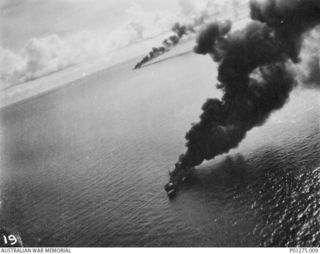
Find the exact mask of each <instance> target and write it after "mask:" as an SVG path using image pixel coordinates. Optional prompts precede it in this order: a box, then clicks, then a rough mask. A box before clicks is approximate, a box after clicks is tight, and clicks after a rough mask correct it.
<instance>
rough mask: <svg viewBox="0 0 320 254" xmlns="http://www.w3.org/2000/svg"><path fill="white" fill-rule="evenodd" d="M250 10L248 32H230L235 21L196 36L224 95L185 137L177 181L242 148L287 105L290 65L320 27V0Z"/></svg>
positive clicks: (255, 5)
mask: <svg viewBox="0 0 320 254" xmlns="http://www.w3.org/2000/svg"><path fill="white" fill-rule="evenodd" d="M250 10H251V18H252V19H253V21H252V22H251V23H249V24H248V25H247V26H246V27H245V28H244V29H243V30H241V31H236V32H230V30H231V22H225V23H221V22H217V23H213V24H210V25H208V26H207V28H206V29H205V30H203V31H202V32H201V33H200V34H199V36H198V38H197V45H196V46H195V48H194V51H195V52H196V53H199V54H209V55H210V56H211V57H212V58H213V60H214V61H216V62H217V63H218V77H217V79H218V81H219V83H218V84H217V87H218V88H220V89H222V90H223V92H224V95H223V96H222V99H221V100H218V99H208V100H207V101H206V103H205V104H204V105H203V106H202V110H203V113H202V114H201V116H200V121H199V122H198V123H196V124H194V125H193V126H192V128H191V129H190V130H189V131H188V132H187V134H186V140H187V143H186V147H187V151H186V153H184V154H182V155H181V156H180V158H179V161H178V163H177V164H176V168H175V170H174V171H173V172H171V174H170V175H171V181H172V182H175V181H176V180H175V178H179V177H181V174H184V173H185V172H184V171H185V170H187V169H188V168H190V167H193V166H196V165H199V164H200V163H201V162H203V160H209V159H212V158H214V157H215V156H217V155H219V154H222V153H226V152H228V151H229V150H230V149H232V148H234V147H236V146H238V144H239V143H240V141H241V140H242V139H243V138H244V137H245V136H246V133H247V132H248V131H249V130H250V129H252V128H253V127H255V126H259V125H261V124H263V123H264V121H265V120H266V119H267V118H268V116H269V115H270V114H271V113H272V111H274V110H277V109H280V108H281V107H282V106H283V105H284V104H285V103H286V101H287V99H288V97H289V93H290V91H291V90H292V89H293V88H294V87H295V85H296V83H297V82H296V76H295V74H294V72H293V71H292V70H293V69H292V67H291V66H292V65H293V63H294V64H296V63H298V62H299V54H300V51H301V47H302V42H303V39H304V35H305V34H306V32H308V31H310V30H311V29H313V28H314V27H315V26H316V25H318V24H319V23H320V1H319V0H303V1H301V0H290V1H289V0H269V1H254V0H252V1H251V2H250ZM178 180H179V179H178Z"/></svg>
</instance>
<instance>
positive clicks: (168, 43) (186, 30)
mask: <svg viewBox="0 0 320 254" xmlns="http://www.w3.org/2000/svg"><path fill="white" fill-rule="evenodd" d="M197 22H199V20H198V19H197ZM193 27H194V25H181V24H180V23H179V22H177V23H175V24H174V26H173V27H172V28H171V31H172V32H173V33H174V34H173V35H171V36H169V37H168V38H167V39H165V40H163V42H162V45H161V46H160V47H153V48H152V50H151V51H150V52H149V53H148V55H146V56H145V57H143V58H142V60H141V61H139V62H138V63H137V64H136V65H135V66H134V69H138V68H141V66H142V65H143V64H145V63H147V62H149V61H151V60H152V59H155V58H156V57H158V56H160V55H162V54H164V53H165V52H167V51H169V50H170V49H171V48H173V47H174V46H176V45H177V44H178V43H179V41H180V40H181V38H182V37H183V36H184V35H186V34H190V33H195V30H194V28H193Z"/></svg>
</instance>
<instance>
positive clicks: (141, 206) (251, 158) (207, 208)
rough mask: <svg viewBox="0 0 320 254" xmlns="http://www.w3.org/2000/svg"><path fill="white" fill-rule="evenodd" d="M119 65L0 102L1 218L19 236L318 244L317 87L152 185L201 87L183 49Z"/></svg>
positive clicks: (207, 83)
mask: <svg viewBox="0 0 320 254" xmlns="http://www.w3.org/2000/svg"><path fill="white" fill-rule="evenodd" d="M131 65H132V63H130V64H123V65H120V66H117V67H114V68H111V69H109V70H106V71H103V72H100V73H97V74H94V75H92V76H90V77H87V78H85V79H83V80H81V81H79V82H76V85H74V86H69V87H66V88H65V89H61V90H58V91H55V92H53V93H50V94H48V95H45V96H41V97H38V98H35V99H32V100H28V101H26V102H23V103H20V104H18V105H13V106H11V107H9V108H7V109H5V110H3V111H2V112H1V126H2V128H1V131H2V132H1V135H2V136H1V137H2V138H1V149H2V151H1V186H0V187H1V188H0V191H1V210H0V212H1V214H0V215H1V221H0V222H1V225H2V226H3V227H5V228H8V229H10V230H12V231H16V232H18V233H19V234H20V235H21V237H22V239H23V241H24V244H25V245H26V246H265V245H266V246H319V245H320V231H319V229H320V227H319V223H320V214H319V213H320V205H319V200H320V169H319V166H320V158H319V154H320V146H319V141H320V133H319V125H320V124H319V119H320V106H319V98H320V95H319V92H316V91H312V90H310V91H297V92H295V93H293V95H292V96H291V97H292V98H291V100H290V102H289V103H288V104H287V105H286V106H285V108H284V109H282V110H281V111H279V112H277V113H276V114H274V115H272V117H271V118H270V119H269V121H268V123H267V124H266V125H264V126H263V127H259V128H255V129H254V130H252V131H251V132H250V133H249V134H248V136H247V138H246V140H245V141H244V142H243V143H242V144H241V146H240V147H239V148H238V149H235V150H233V151H231V152H230V154H228V155H223V156H220V157H218V158H216V159H215V160H213V161H210V162H207V163H205V164H204V165H203V166H201V167H200V168H199V169H198V170H197V171H196V172H195V173H194V176H193V181H192V182H191V183H189V184H188V185H186V186H185V187H184V188H183V189H182V190H181V191H180V192H179V195H178V196H177V198H176V199H175V200H174V201H171V202H170V201H169V200H168V199H167V196H166V193H165V192H164V191H163V185H164V184H165V183H166V182H167V180H168V176H167V170H168V168H169V167H170V166H172V165H173V163H174V162H175V161H176V159H177V156H178V155H179V154H180V153H181V152H183V151H184V147H183V144H184V138H183V137H184V134H185V132H186V131H187V130H188V129H189V127H190V123H191V122H193V121H196V120H197V119H198V114H199V113H200V107H201V105H202V103H203V102H204V100H205V99H206V98H207V97H209V96H218V95H219V94H218V92H217V91H216V90H215V88H214V86H213V80H214V78H215V75H216V73H215V71H214V66H213V64H212V63H211V61H210V59H208V58H205V57H200V56H193V55H191V54H189V55H185V56H180V57H177V58H175V59H170V60H168V61H164V62H161V63H158V64H155V65H151V66H149V67H147V68H142V69H141V70H139V71H136V72H132V71H131V70H130V67H131Z"/></svg>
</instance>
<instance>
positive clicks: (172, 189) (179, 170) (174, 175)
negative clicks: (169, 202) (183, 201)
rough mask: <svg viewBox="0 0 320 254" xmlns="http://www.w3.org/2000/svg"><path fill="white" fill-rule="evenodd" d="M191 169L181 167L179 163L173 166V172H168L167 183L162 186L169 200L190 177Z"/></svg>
mask: <svg viewBox="0 0 320 254" xmlns="http://www.w3.org/2000/svg"><path fill="white" fill-rule="evenodd" d="M190 174H191V168H187V167H184V166H182V164H181V163H180V162H178V163H176V164H175V168H174V170H171V171H169V177H170V178H169V182H168V183H167V184H166V185H165V186H164V189H165V191H166V192H167V194H168V197H169V198H170V199H172V198H174V197H175V196H176V194H177V191H178V189H179V187H180V186H181V185H182V184H183V183H184V182H186V180H187V179H188V178H189V177H190Z"/></svg>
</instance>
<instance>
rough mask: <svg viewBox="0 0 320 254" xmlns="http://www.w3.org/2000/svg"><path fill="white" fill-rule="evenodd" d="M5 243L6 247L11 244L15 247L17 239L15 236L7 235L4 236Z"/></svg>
mask: <svg viewBox="0 0 320 254" xmlns="http://www.w3.org/2000/svg"><path fill="white" fill-rule="evenodd" d="M2 237H3V242H4V244H5V245H7V244H8V242H10V245H15V244H16V243H17V241H18V240H17V238H16V237H15V236H14V235H9V236H8V237H7V236H6V235H3V236H2Z"/></svg>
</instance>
